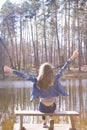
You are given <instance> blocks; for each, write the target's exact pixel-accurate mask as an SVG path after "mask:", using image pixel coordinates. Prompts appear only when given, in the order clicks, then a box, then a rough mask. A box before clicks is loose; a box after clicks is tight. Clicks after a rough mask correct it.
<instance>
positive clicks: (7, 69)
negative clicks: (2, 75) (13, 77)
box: [4, 66, 13, 73]
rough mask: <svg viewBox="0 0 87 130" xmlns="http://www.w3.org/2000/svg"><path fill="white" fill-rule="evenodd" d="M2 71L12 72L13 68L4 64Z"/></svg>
mask: <svg viewBox="0 0 87 130" xmlns="http://www.w3.org/2000/svg"><path fill="white" fill-rule="evenodd" d="M4 72H8V73H12V72H13V69H11V68H10V67H8V66H4Z"/></svg>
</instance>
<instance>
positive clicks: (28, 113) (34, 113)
mask: <svg viewBox="0 0 87 130" xmlns="http://www.w3.org/2000/svg"><path fill="white" fill-rule="evenodd" d="M15 115H17V116H18V115H19V116H21V115H23V116H41V115H54V116H70V115H73V116H79V113H78V112H76V111H55V112H54V113H42V112H40V111H29V110H16V111H15Z"/></svg>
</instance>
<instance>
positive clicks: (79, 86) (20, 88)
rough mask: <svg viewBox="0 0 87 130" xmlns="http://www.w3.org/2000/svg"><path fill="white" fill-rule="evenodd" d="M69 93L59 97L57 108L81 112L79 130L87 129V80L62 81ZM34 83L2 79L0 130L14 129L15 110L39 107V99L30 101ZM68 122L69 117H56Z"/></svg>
mask: <svg viewBox="0 0 87 130" xmlns="http://www.w3.org/2000/svg"><path fill="white" fill-rule="evenodd" d="M62 83H63V86H64V87H65V89H66V90H67V92H68V93H69V96H68V97H58V98H57V110H58V111H60V110H75V111H78V112H79V113H80V117H77V118H76V119H75V120H76V122H77V123H76V125H77V129H78V130H87V87H86V86H87V80H86V79H85V80H67V81H62ZM31 90H32V83H31V82H29V81H1V82H0V127H1V129H0V130H13V125H14V122H15V121H18V119H16V118H15V116H14V110H19V109H21V110H24V109H27V110H30V109H34V110H36V109H37V103H38V100H35V101H34V102H33V103H31V102H30V95H31ZM24 120H25V121H29V122H30V121H31V122H35V121H36V122H37V121H38V122H41V118H40V117H37V118H36V117H35V118H34V119H33V118H31V119H30V118H29V117H27V118H25V119H24ZM62 121H63V122H66V121H67V118H65V117H62V118H55V122H62Z"/></svg>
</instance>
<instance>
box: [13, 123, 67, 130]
mask: <svg viewBox="0 0 87 130" xmlns="http://www.w3.org/2000/svg"><path fill="white" fill-rule="evenodd" d="M48 125H49V124H48ZM23 127H24V128H25V129H26V130H48V128H43V126H42V124H28V123H24V124H23ZM13 130H20V124H19V123H15V124H14V129H13ZM54 130H69V124H54Z"/></svg>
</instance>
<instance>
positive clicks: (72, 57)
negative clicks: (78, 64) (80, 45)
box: [71, 50, 79, 60]
mask: <svg viewBox="0 0 87 130" xmlns="http://www.w3.org/2000/svg"><path fill="white" fill-rule="evenodd" d="M78 54H79V53H78V51H77V50H75V51H74V52H73V55H72V56H71V59H72V60H74V59H75V58H77V56H78Z"/></svg>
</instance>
